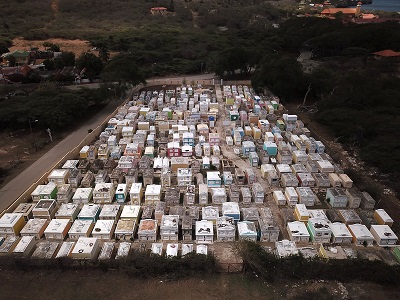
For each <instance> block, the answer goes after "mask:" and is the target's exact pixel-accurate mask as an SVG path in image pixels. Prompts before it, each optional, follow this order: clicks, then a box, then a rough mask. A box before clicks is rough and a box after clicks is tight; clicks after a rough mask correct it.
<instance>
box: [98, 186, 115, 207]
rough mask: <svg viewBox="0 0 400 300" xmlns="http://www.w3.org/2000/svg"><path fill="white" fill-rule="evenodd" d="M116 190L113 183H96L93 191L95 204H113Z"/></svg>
mask: <svg viewBox="0 0 400 300" xmlns="http://www.w3.org/2000/svg"><path fill="white" fill-rule="evenodd" d="M114 195H115V188H114V185H113V184H112V183H96V186H95V187H94V190H93V202H94V203H100V204H103V203H111V202H112V201H113V199H114Z"/></svg>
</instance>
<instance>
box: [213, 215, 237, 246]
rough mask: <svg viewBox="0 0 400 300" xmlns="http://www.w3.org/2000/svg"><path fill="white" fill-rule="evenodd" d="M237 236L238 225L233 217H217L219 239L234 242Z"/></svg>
mask: <svg viewBox="0 0 400 300" xmlns="http://www.w3.org/2000/svg"><path fill="white" fill-rule="evenodd" d="M235 237H236V226H235V222H234V220H233V218H232V217H227V216H222V217H219V218H217V241H218V242H233V241H235Z"/></svg>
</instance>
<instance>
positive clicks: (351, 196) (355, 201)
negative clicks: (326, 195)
mask: <svg viewBox="0 0 400 300" xmlns="http://www.w3.org/2000/svg"><path fill="white" fill-rule="evenodd" d="M345 193H346V195H347V198H348V205H349V208H359V207H360V204H361V197H362V195H361V193H360V192H359V191H358V190H357V189H356V188H355V187H352V188H350V189H346V191H345Z"/></svg>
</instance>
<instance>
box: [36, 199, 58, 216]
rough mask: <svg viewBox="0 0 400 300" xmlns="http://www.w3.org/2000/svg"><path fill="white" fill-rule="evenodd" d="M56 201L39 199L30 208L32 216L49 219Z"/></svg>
mask: <svg viewBox="0 0 400 300" xmlns="http://www.w3.org/2000/svg"><path fill="white" fill-rule="evenodd" d="M56 205H57V203H56V201H55V200H40V201H39V202H38V203H37V204H36V205H35V207H34V208H33V209H32V214H33V217H34V218H43V219H47V220H49V221H50V220H51V219H52V218H53V217H54V215H55V213H56V210H57V206H56Z"/></svg>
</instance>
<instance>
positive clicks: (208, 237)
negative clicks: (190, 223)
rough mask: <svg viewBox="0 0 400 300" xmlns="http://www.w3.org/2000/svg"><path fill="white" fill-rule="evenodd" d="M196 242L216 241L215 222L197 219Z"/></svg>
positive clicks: (210, 242) (209, 242)
mask: <svg viewBox="0 0 400 300" xmlns="http://www.w3.org/2000/svg"><path fill="white" fill-rule="evenodd" d="M195 233H196V242H197V243H199V244H212V243H213V241H214V226H213V222H211V221H208V220H201V221H196V229H195Z"/></svg>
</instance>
